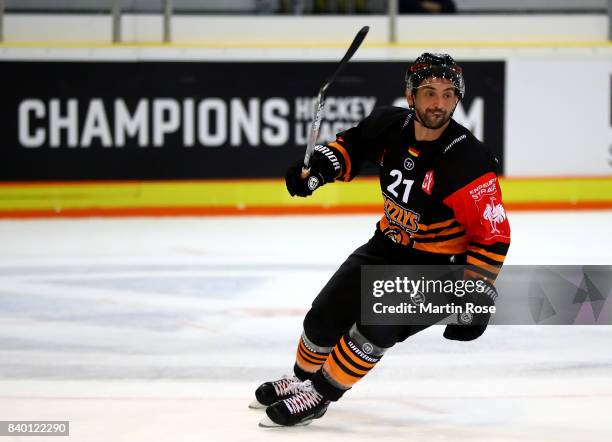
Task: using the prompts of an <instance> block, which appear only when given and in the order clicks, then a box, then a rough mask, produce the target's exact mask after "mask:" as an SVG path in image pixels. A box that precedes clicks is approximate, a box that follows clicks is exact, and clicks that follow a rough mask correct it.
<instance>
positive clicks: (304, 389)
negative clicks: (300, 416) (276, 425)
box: [283, 381, 323, 414]
mask: <svg viewBox="0 0 612 442" xmlns="http://www.w3.org/2000/svg"><path fill="white" fill-rule="evenodd" d="M293 388H294V390H295V391H297V393H296V394H295V395H294V396H291V397H290V398H287V399H285V400H284V401H283V402H284V403H285V405H286V406H287V408H288V409H289V411H290V412H291V414H297V413H299V412H302V411H307V410H309V409H311V408H314V407H316V406H317V405H319V404H320V403H321V400H322V399H323V396H321V395H320V394H319V393H318V392H317V390H315V389H314V387H313V386H312V383H311V382H310V381H305V382H302V383H300V384H297V385H296V386H294V387H293Z"/></svg>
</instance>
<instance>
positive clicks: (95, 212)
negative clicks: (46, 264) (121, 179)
mask: <svg viewBox="0 0 612 442" xmlns="http://www.w3.org/2000/svg"><path fill="white" fill-rule="evenodd" d="M378 212H380V206H379V205H378V204H376V205H346V206H333V207H322V206H265V207H264V206H262V207H244V208H238V207H224V206H222V207H117V208H90V209H65V210H57V211H56V210H51V209H49V210H6V211H0V218H54V217H64V218H87V217H123V216H240V215H247V216H258V215H266V216H267V215H345V214H360V213H378Z"/></svg>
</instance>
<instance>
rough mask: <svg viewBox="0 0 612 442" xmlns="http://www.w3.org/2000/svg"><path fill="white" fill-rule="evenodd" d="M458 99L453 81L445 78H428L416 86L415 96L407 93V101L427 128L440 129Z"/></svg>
mask: <svg viewBox="0 0 612 442" xmlns="http://www.w3.org/2000/svg"><path fill="white" fill-rule="evenodd" d="M458 101H459V97H457V95H456V94H455V87H454V85H453V83H452V82H451V81H450V80H447V79H445V78H429V79H427V80H425V81H423V82H422V83H421V85H420V86H419V87H418V88H417V91H416V97H413V96H412V94H408V103H409V104H410V105H411V106H413V107H414V110H415V111H416V113H417V116H418V118H419V122H420V123H421V124H422V125H423V126H425V127H426V128H428V129H440V128H441V127H442V126H444V125H445V124H446V123H448V120H450V118H451V114H452V112H453V110H454V109H455V106H456V105H457V102H458Z"/></svg>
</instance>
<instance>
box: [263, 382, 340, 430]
mask: <svg viewBox="0 0 612 442" xmlns="http://www.w3.org/2000/svg"><path fill="white" fill-rule="evenodd" d="M294 389H296V390H297V392H296V393H295V394H293V395H292V396H290V397H288V398H286V399H283V400H281V401H278V402H276V403H274V404H272V405H271V406H269V407H268V408H266V415H267V416H266V417H264V418H263V419H262V420H261V421H260V422H259V426H260V427H264V428H273V427H291V426H299V425H308V424H309V423H311V422H312V421H313V420H314V419H318V418H320V417H321V416H323V415H324V414H325V412H326V411H327V407H328V406H329V402H330V401H328V400H326V399H325V398H324V397H323V396H322V395H321V394H319V393H318V392H317V390H315V388H314V387H313V385H312V383H311V382H310V381H305V382H302V383H301V384H298V385H297V386H295V387H294Z"/></svg>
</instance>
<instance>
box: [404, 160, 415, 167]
mask: <svg viewBox="0 0 612 442" xmlns="http://www.w3.org/2000/svg"><path fill="white" fill-rule="evenodd" d="M404 169H406V170H412V169H414V161H412V159H411V158H406V159H405V160H404Z"/></svg>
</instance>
